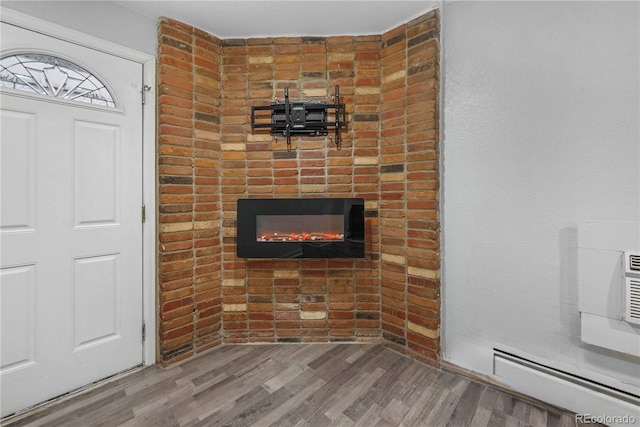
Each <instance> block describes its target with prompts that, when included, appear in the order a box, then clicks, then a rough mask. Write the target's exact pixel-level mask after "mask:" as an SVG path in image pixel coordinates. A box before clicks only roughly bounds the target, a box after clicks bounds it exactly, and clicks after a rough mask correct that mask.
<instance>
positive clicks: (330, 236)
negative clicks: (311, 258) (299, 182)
mask: <svg viewBox="0 0 640 427" xmlns="http://www.w3.org/2000/svg"><path fill="white" fill-rule="evenodd" d="M256 224H257V225H256V241H258V242H296V241H297V242H335V241H338V242H343V241H344V215H257V216H256Z"/></svg>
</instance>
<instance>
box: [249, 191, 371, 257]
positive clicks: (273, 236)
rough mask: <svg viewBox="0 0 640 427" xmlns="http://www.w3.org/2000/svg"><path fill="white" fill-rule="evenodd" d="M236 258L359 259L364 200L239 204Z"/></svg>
mask: <svg viewBox="0 0 640 427" xmlns="http://www.w3.org/2000/svg"><path fill="white" fill-rule="evenodd" d="M237 212H238V215H237V229H236V240H237V255H238V257H240V258H363V257H364V200H363V199H359V198H354V199H343V198H330V199H240V200H238V211H237Z"/></svg>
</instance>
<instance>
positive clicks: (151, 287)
mask: <svg viewBox="0 0 640 427" xmlns="http://www.w3.org/2000/svg"><path fill="white" fill-rule="evenodd" d="M0 20H1V21H2V22H5V23H7V24H13V25H16V26H19V27H22V28H25V29H28V30H32V31H36V32H39V33H42V34H45V35H48V36H51V37H54V38H57V39H61V40H65V41H68V42H71V43H74V44H77V45H81V46H85V47H88V48H91V49H94V50H98V51H101V52H104V53H108V54H110V55H114V56H118V57H121V58H125V59H128V60H130V61H134V62H137V63H139V64H142V72H143V76H142V78H143V86H145V87H146V88H149V90H148V92H147V94H146V96H147V102H146V103H145V104H144V105H143V106H142V115H143V117H142V118H141V119H142V135H143V137H142V163H143V164H142V184H143V185H142V199H143V200H142V203H143V204H144V206H146V207H147V208H146V210H147V215H146V220H145V222H144V224H143V225H142V240H143V241H142V316H143V321H144V324H145V332H146V334H145V335H146V339H145V340H144V342H143V343H142V346H143V347H142V351H143V358H142V360H143V363H144V364H145V365H146V366H149V365H153V364H155V363H156V277H157V274H156V271H157V270H156V215H155V206H156V162H155V159H156V155H155V134H156V130H155V128H156V119H155V117H156V103H155V101H154V100H155V91H156V90H155V88H156V85H155V73H156V71H155V63H156V60H155V57H153V56H151V55H148V54H146V53H142V52H138V51H136V50H133V49H130V48H128V47H125V46H120V45H118V44H115V43H111V42H109V41H106V40H102V39H99V38H97V37H93V36H90V35H87V34H84V33H81V32H79V31H75V30H72V29H69V28H66V27H63V26H60V25H57V24H53V23H51V22H48V21H44V20H42V19H38V18H34V17H32V16H29V15H26V14H24V13H20V12H16V11H14V10H11V9H7V8H4V7H0ZM140 96H141V97H142V94H141V95H140ZM141 102H142V101H141Z"/></svg>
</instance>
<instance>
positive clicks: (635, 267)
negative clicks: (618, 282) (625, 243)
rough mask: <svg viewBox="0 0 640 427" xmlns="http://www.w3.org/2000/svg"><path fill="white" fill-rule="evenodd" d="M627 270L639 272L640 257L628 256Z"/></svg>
mask: <svg viewBox="0 0 640 427" xmlns="http://www.w3.org/2000/svg"><path fill="white" fill-rule="evenodd" d="M629 270H631V271H640V255H632V254H630V255H629Z"/></svg>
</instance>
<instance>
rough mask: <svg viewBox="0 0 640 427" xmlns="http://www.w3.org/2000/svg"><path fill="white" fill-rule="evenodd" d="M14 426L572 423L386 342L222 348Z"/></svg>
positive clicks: (99, 389) (432, 426) (136, 375)
mask: <svg viewBox="0 0 640 427" xmlns="http://www.w3.org/2000/svg"><path fill="white" fill-rule="evenodd" d="M8 425H10V426H12V427H15V426H65V427H68V426H82V427H85V426H162V427H173V426H277V427H281V426H365V427H373V426H427V427H437V426H473V427H482V426H489V427H496V426H527V425H532V426H573V425H575V423H574V420H573V416H572V415H571V414H568V413H563V412H561V411H558V410H555V409H553V408H550V407H546V405H540V406H536V405H534V404H531V403H529V402H527V401H524V400H522V399H520V398H517V397H515V396H512V395H509V394H506V393H504V392H501V391H497V390H495V389H492V388H490V387H487V386H485V385H482V384H479V383H477V382H474V381H471V380H469V379H467V378H464V377H461V376H459V375H455V374H452V373H449V372H445V371H441V370H439V369H436V368H433V367H430V366H427V365H424V364H422V363H419V362H416V361H413V360H412V359H410V358H408V357H406V356H404V355H401V354H399V353H396V352H394V351H392V350H389V349H387V348H385V347H383V346H381V345H365V344H362V345H361V344H300V345H294V344H286V345H283V344H278V345H275V344H274V345H234V346H223V347H220V348H217V349H215V350H213V351H211V352H208V353H206V354H203V355H200V356H198V357H196V358H194V359H192V360H189V361H187V362H185V363H182V364H180V365H177V366H171V367H169V368H162V367H160V366H152V367H149V368H146V369H142V370H139V371H137V372H134V373H132V374H130V375H127V376H125V377H122V378H119V379H117V380H114V381H111V382H108V383H106V384H103V385H101V386H98V387H96V388H94V389H92V390H91V391H88V392H85V393H83V394H81V395H78V396H75V397H73V398H71V399H68V400H66V401H63V402H60V403H58V404H55V405H50V406H49V407H45V408H41V409H40V410H36V411H33V412H32V413H31V414H29V415H28V416H26V417H24V418H22V419H16V420H14V421H13V422H12V421H11V420H9V423H8Z"/></svg>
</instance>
